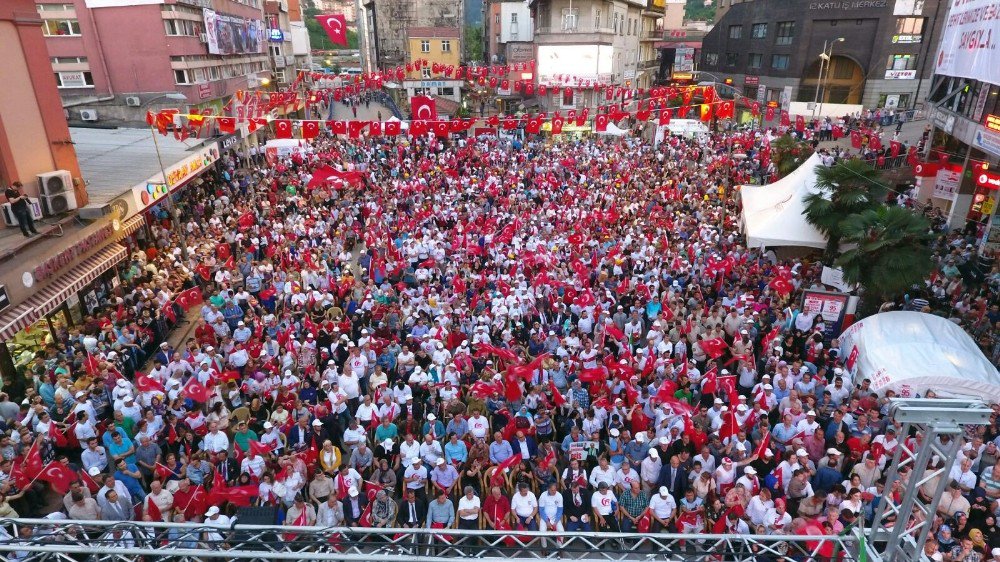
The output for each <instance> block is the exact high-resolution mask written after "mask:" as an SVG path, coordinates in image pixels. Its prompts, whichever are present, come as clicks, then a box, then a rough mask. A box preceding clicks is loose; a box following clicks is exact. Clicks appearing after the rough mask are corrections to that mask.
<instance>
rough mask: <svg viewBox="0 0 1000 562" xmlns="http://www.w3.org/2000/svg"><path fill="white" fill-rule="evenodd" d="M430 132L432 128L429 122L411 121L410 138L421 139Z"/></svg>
mask: <svg viewBox="0 0 1000 562" xmlns="http://www.w3.org/2000/svg"><path fill="white" fill-rule="evenodd" d="M429 130H430V126H429V125H428V124H427V121H421V120H417V121H410V136H411V137H419V136H421V135H426V134H427V131H429Z"/></svg>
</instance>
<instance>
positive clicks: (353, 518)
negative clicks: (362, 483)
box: [344, 486, 368, 527]
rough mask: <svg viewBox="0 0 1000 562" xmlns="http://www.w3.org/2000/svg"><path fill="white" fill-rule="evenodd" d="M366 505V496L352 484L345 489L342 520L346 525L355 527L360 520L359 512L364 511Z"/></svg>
mask: <svg viewBox="0 0 1000 562" xmlns="http://www.w3.org/2000/svg"><path fill="white" fill-rule="evenodd" d="M367 505H368V498H367V497H365V496H364V495H362V494H361V492H360V491H359V490H358V489H357V488H356V487H354V486H351V487H350V488H348V490H347V497H346V498H344V521H345V523H346V524H347V526H348V527H357V526H358V522H359V521H360V520H361V514H362V513H364V512H365V507H366V506H367Z"/></svg>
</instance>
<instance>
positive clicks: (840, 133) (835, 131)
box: [830, 125, 844, 140]
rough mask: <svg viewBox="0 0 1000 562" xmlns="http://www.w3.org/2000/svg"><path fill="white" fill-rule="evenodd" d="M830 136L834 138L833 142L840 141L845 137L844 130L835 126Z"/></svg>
mask: <svg viewBox="0 0 1000 562" xmlns="http://www.w3.org/2000/svg"><path fill="white" fill-rule="evenodd" d="M830 134H831V135H832V136H833V140H840V139H841V138H843V136H844V129H843V128H841V126H840V125H834V126H833V129H831V131H830Z"/></svg>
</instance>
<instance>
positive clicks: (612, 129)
mask: <svg viewBox="0 0 1000 562" xmlns="http://www.w3.org/2000/svg"><path fill="white" fill-rule="evenodd" d="M627 132H628V131H624V130H622V129H621V128H619V127H618V125H615V124H614V123H608V128H607V130H605V131H597V134H599V135H611V136H615V137H620V136H622V135H624V134H625V133H627Z"/></svg>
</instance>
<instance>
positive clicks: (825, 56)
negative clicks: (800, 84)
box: [813, 37, 844, 117]
mask: <svg viewBox="0 0 1000 562" xmlns="http://www.w3.org/2000/svg"><path fill="white" fill-rule="evenodd" d="M843 42H844V38H843V37H837V39H836V40H834V41H830V52H829V53H827V49H826V43H827V42H826V41H823V52H822V53H820V55H819V60H820V62H819V72H820V76H817V77H816V94H817V95H818V94H819V88H820V78H822V82H823V96H822V97H821V98H820V100H819V114H820V117H822V116H823V99H822V98H825V97H826V85H827V84H828V83H829V82H830V70H831V69H832V68H833V46H834V45H836V44H837V43H843ZM824 61H825V62H826V76H825V77H822V74H823V62H824ZM815 107H816V101H815V99H814V100H813V108H814V109H813V111H815ZM814 115H815V113H814Z"/></svg>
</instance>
